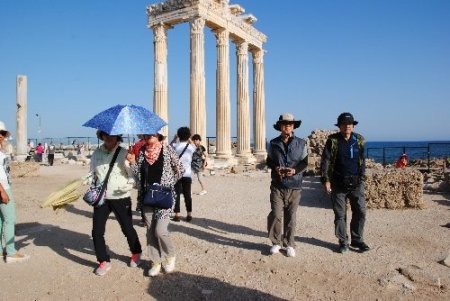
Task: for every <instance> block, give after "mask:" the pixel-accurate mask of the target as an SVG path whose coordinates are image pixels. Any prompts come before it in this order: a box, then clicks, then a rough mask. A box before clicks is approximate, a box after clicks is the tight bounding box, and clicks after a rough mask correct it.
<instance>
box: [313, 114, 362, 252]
mask: <svg viewBox="0 0 450 301" xmlns="http://www.w3.org/2000/svg"><path fill="white" fill-rule="evenodd" d="M357 124H358V121H355V120H354V118H353V115H352V114H350V113H347V112H345V113H342V114H340V115H339V117H338V119H337V124H336V126H337V127H339V133H335V134H331V135H330V136H328V139H327V141H326V144H325V148H324V150H323V152H322V161H321V164H320V169H321V173H322V177H321V181H322V183H323V185H324V188H325V191H326V192H327V193H328V194H330V195H331V201H332V205H333V211H334V225H335V234H336V237H337V238H338V240H339V249H338V251H339V252H340V253H345V252H347V251H348V250H349V247H348V235H347V202H346V199H347V198H348V199H349V200H350V207H351V209H352V220H351V222H350V235H351V243H350V246H351V247H353V248H356V249H359V251H361V252H365V251H368V250H370V247H369V246H368V245H367V244H366V243H365V242H364V224H365V222H366V199H365V197H364V176H365V158H364V137H363V136H361V135H360V134H357V133H354V132H353V129H354V126H355V125H357Z"/></svg>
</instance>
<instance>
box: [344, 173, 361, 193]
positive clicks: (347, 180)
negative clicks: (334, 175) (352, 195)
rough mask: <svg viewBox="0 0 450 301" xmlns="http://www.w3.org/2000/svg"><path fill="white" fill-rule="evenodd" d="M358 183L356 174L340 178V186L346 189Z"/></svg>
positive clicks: (354, 186) (351, 188) (353, 187)
mask: <svg viewBox="0 0 450 301" xmlns="http://www.w3.org/2000/svg"><path fill="white" fill-rule="evenodd" d="M359 183H360V181H359V177H358V176H344V177H343V178H342V187H343V188H344V189H346V190H349V191H350V190H353V189H355V188H356V186H358V184H359Z"/></svg>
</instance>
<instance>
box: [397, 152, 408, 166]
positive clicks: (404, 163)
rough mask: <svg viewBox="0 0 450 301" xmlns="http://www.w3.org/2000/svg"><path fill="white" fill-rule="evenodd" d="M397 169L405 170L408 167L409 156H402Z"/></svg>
mask: <svg viewBox="0 0 450 301" xmlns="http://www.w3.org/2000/svg"><path fill="white" fill-rule="evenodd" d="M395 166H396V167H397V168H405V167H407V166H408V155H407V154H403V155H401V156H400V157H399V158H398V160H397V163H396V165H395Z"/></svg>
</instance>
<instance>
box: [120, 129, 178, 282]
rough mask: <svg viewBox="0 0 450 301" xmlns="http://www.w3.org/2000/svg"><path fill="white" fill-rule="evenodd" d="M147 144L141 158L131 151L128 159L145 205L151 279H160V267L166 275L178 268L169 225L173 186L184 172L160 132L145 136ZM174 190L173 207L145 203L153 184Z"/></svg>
mask: <svg viewBox="0 0 450 301" xmlns="http://www.w3.org/2000/svg"><path fill="white" fill-rule="evenodd" d="M143 138H144V140H145V144H144V145H143V146H142V147H141V148H140V150H139V152H138V155H137V156H135V154H134V153H133V152H132V150H130V151H129V154H128V160H129V161H130V163H131V168H132V169H133V171H134V172H135V174H136V176H137V177H136V178H137V187H138V199H139V203H141V204H143V207H142V215H143V218H144V221H145V224H146V226H147V246H148V250H149V257H150V261H151V268H150V270H149V276H152V277H153V276H157V275H158V274H159V273H160V271H161V267H162V268H164V270H165V272H166V273H170V272H172V271H174V269H175V248H174V246H173V243H172V239H171V237H170V233H169V230H168V225H169V222H170V217H171V215H172V213H173V210H172V207H173V204H174V195H175V191H174V186H175V183H177V181H178V180H179V179H180V178H181V177H182V175H183V172H184V169H183V165H182V164H181V162H180V160H179V159H178V155H177V153H176V152H175V151H174V149H173V148H172V147H171V146H169V145H167V144H165V143H163V141H162V140H163V137H162V135H161V134H158V133H148V134H144V135H143ZM155 183H156V184H159V185H161V186H162V187H165V188H168V189H170V190H171V191H172V207H171V208H168V209H162V208H157V207H150V206H146V205H145V204H144V197H145V194H146V193H147V191H149V188H150V186H151V185H153V184H155Z"/></svg>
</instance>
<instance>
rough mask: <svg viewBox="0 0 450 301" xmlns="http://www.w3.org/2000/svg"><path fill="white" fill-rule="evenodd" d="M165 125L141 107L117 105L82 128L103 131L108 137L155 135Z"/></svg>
mask: <svg viewBox="0 0 450 301" xmlns="http://www.w3.org/2000/svg"><path fill="white" fill-rule="evenodd" d="M165 125H167V123H166V122H165V121H164V120H163V119H161V117H159V116H158V115H156V114H155V113H153V112H151V111H149V110H147V109H146V108H144V107H141V106H135V105H117V106H114V107H112V108H109V109H107V110H105V111H102V112H100V113H98V114H97V115H95V116H94V117H92V118H91V119H90V120H89V121H87V122H86V123H84V124H83V126H86V127H91V128H95V129H98V130H101V131H104V132H105V133H107V134H108V135H122V134H128V135H138V134H155V133H157V132H158V131H159V130H160V129H161V128H162V127H164V126H165Z"/></svg>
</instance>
